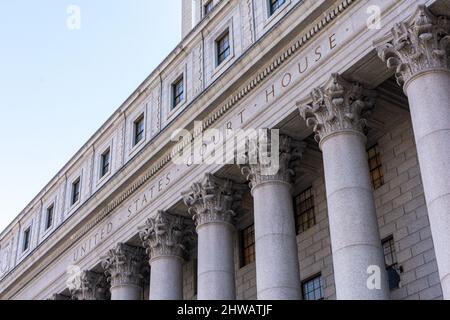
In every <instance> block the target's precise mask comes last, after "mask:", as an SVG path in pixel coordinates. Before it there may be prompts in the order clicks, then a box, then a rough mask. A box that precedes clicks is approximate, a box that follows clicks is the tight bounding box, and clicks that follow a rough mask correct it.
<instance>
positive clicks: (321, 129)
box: [297, 73, 376, 143]
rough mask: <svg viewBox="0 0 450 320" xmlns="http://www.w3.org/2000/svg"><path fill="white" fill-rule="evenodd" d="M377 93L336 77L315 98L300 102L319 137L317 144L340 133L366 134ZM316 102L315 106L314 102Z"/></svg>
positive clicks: (334, 74) (319, 90)
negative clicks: (367, 118)
mask: <svg viewBox="0 0 450 320" xmlns="http://www.w3.org/2000/svg"><path fill="white" fill-rule="evenodd" d="M375 98H376V92H375V91H372V90H367V89H365V88H363V87H362V85H361V84H359V83H357V82H354V83H350V82H348V81H346V80H344V79H343V78H342V77H341V76H340V75H339V74H337V73H333V74H332V75H331V78H330V80H329V81H328V82H327V83H326V84H325V85H324V86H323V87H322V88H315V89H313V91H312V92H311V97H310V98H307V99H305V100H303V101H299V102H297V106H298V108H299V111H300V115H301V116H302V118H304V119H305V120H306V124H307V125H308V126H309V127H313V130H314V132H315V133H316V136H315V138H316V141H317V142H320V143H322V142H323V140H324V139H325V138H326V137H328V136H330V135H331V134H333V133H336V132H345V131H347V132H348V131H356V132H359V133H361V134H364V128H365V126H366V124H367V121H366V119H365V116H367V115H368V114H369V113H370V112H371V111H372V109H373V108H374V105H375ZM311 100H312V102H310V101H311Z"/></svg>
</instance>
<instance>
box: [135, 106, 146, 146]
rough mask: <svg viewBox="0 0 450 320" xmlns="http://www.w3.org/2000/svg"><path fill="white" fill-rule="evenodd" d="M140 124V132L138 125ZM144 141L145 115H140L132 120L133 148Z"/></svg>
mask: <svg viewBox="0 0 450 320" xmlns="http://www.w3.org/2000/svg"><path fill="white" fill-rule="evenodd" d="M140 123H142V130H141V129H140V126H139V124H140ZM144 140H145V114H144V113H141V114H140V115H139V116H138V117H136V119H134V120H133V147H136V146H137V145H139V144H140V143H142V141H144Z"/></svg>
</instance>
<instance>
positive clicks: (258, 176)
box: [241, 135, 306, 190]
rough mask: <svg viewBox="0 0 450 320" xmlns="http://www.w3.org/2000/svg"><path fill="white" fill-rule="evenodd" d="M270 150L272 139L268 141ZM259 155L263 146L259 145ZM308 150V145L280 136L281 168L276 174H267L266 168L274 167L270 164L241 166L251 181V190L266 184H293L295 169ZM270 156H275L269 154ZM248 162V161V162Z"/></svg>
mask: <svg viewBox="0 0 450 320" xmlns="http://www.w3.org/2000/svg"><path fill="white" fill-rule="evenodd" d="M264 147H267V148H268V150H272V146H271V139H268V143H267V145H265V146H264ZM257 148H258V153H259V148H261V146H260V145H259V143H258V145H257ZM305 148H306V143H304V142H299V141H295V140H293V139H292V138H291V137H289V136H287V135H280V137H279V168H278V171H277V173H275V174H265V172H267V171H265V170H264V169H265V167H269V166H271V165H274V164H273V163H271V162H270V163H268V164H261V163H257V164H245V165H242V166H241V171H242V174H244V175H245V177H246V179H247V180H249V181H250V184H249V185H250V189H252V190H253V189H254V188H255V187H257V186H258V185H260V184H262V183H266V182H274V181H281V182H284V183H289V184H290V183H291V178H292V176H294V175H295V171H294V167H295V165H296V163H297V161H298V160H300V159H301V157H302V154H303V151H304V150H305ZM268 156H269V157H270V156H273V155H272V154H268ZM247 162H248V160H247Z"/></svg>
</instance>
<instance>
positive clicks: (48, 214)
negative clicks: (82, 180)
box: [44, 203, 55, 231]
mask: <svg viewBox="0 0 450 320" xmlns="http://www.w3.org/2000/svg"><path fill="white" fill-rule="evenodd" d="M49 217H51V218H50V219H49ZM49 220H50V224H49ZM54 222H55V203H52V204H50V205H49V206H48V207H47V209H46V210H45V230H44V231H48V230H50V229H51V228H52V227H53V224H54Z"/></svg>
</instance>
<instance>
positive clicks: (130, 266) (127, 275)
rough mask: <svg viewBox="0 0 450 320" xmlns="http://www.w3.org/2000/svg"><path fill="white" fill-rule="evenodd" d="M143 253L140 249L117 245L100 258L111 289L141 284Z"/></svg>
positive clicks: (121, 244)
mask: <svg viewBox="0 0 450 320" xmlns="http://www.w3.org/2000/svg"><path fill="white" fill-rule="evenodd" d="M143 261H145V253H144V250H143V249H142V248H138V247H133V246H129V245H127V244H124V243H119V244H117V246H116V247H115V248H114V249H111V250H109V251H108V254H107V255H106V256H104V257H102V267H103V269H105V274H106V276H107V280H108V281H110V282H111V287H116V286H122V285H136V286H141V284H142V279H143V276H142V268H143Z"/></svg>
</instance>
